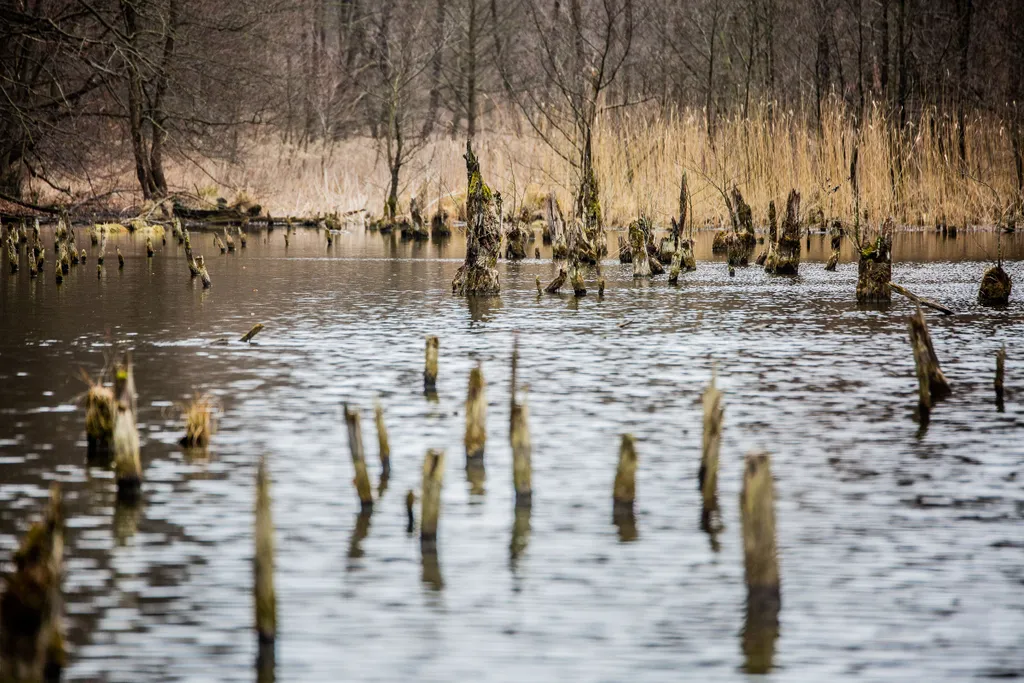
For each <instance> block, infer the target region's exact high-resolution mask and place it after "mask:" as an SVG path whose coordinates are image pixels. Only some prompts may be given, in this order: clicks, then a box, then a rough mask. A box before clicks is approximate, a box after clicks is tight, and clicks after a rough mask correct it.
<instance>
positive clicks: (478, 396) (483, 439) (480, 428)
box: [464, 361, 487, 468]
mask: <svg viewBox="0 0 1024 683" xmlns="http://www.w3.org/2000/svg"><path fill="white" fill-rule="evenodd" d="M464 441H465V444H466V467H467V468H468V467H471V466H482V465H483V459H484V446H485V445H486V443H487V386H486V384H485V383H484V371H483V366H482V365H481V363H480V362H479V361H478V362H477V364H476V367H475V368H473V369H472V370H470V372H469V390H468V391H467V393H466V435H465V439H464Z"/></svg>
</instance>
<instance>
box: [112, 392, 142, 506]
mask: <svg viewBox="0 0 1024 683" xmlns="http://www.w3.org/2000/svg"><path fill="white" fill-rule="evenodd" d="M114 477H115V479H116V480H117V499H118V501H120V502H123V503H128V504H134V503H136V502H138V500H139V498H140V497H141V495H142V461H141V460H140V459H139V430H138V427H136V425H135V413H134V412H132V411H131V409H130V408H129V406H128V405H127V404H125V402H124V401H123V400H119V401H118V406H117V417H116V419H115V420H114Z"/></svg>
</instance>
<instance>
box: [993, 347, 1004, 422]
mask: <svg viewBox="0 0 1024 683" xmlns="http://www.w3.org/2000/svg"><path fill="white" fill-rule="evenodd" d="M1005 370H1006V344H1003V345H1002V347H1001V348H1000V349H999V350H998V351H996V381H995V388H996V408H997V409H998V410H999V412H1002V411H1003V374H1004V373H1005Z"/></svg>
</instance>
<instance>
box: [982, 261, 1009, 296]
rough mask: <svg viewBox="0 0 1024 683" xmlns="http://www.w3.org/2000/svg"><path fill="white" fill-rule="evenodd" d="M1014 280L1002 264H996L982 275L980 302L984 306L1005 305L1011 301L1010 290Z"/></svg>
mask: <svg viewBox="0 0 1024 683" xmlns="http://www.w3.org/2000/svg"><path fill="white" fill-rule="evenodd" d="M1011 289H1013V281H1012V280H1011V279H1010V274H1009V273H1007V272H1006V271H1005V270H1003V267H1002V266H1001V265H995V266H992V267H991V268H989V269H988V270H986V271H985V274H984V275H982V276H981V287H980V288H979V289H978V303H980V304H982V305H983V306H1005V305H1006V304H1008V303H1009V302H1010V290H1011Z"/></svg>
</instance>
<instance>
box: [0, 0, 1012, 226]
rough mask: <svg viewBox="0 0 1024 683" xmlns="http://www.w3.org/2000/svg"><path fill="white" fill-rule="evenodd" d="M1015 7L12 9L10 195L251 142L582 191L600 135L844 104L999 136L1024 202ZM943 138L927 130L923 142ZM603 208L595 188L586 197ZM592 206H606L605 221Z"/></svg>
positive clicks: (396, 167)
mask: <svg viewBox="0 0 1024 683" xmlns="http://www.w3.org/2000/svg"><path fill="white" fill-rule="evenodd" d="M1022 90H1024V0H991V1H983V0H928V1H926V0H298V2H287V1H285V0H236V1H234V2H230V3H221V2H211V1H210V0H9V1H8V2H5V3H3V5H0V91H2V93H0V94H2V97H0V197H3V198H6V199H9V200H10V199H13V200H20V201H23V202H26V203H31V200H32V197H28V196H27V194H26V191H27V188H28V187H29V186H30V184H31V186H32V187H45V188H47V190H48V192H49V193H50V194H56V196H58V197H68V198H70V197H71V196H72V195H73V194H74V191H73V189H72V188H71V187H70V182H71V181H72V180H74V181H75V182H76V183H77V184H78V186H79V187H81V186H85V187H92V186H93V185H96V186H97V187H98V186H99V185H100V183H98V180H99V176H98V173H100V172H101V171H100V169H104V168H110V167H111V165H114V166H116V165H118V164H120V165H122V166H123V165H124V164H125V163H129V161H130V163H132V164H133V167H134V171H135V177H136V179H137V183H138V188H137V189H138V190H139V191H141V194H142V196H143V197H144V198H146V199H159V198H162V197H165V196H166V195H167V194H168V193H169V192H170V191H171V190H172V189H173V188H171V187H169V184H168V180H167V177H166V168H165V166H166V163H167V160H168V159H170V158H173V159H176V160H178V161H183V162H186V163H195V164H198V165H200V166H202V164H203V162H204V161H205V160H209V159H223V158H227V159H232V158H236V157H237V155H239V153H240V151H241V150H243V149H244V146H245V144H246V142H247V141H248V140H250V139H251V138H252V136H254V135H273V136H277V137H278V138H279V139H280V140H281V141H282V142H284V143H287V144H291V145H299V146H305V145H310V144H317V143H325V142H326V143H330V142H334V141H340V140H346V139H350V138H354V137H365V138H367V139H368V140H370V141H372V142H373V144H375V145H377V146H378V149H379V151H380V152H381V156H382V158H383V159H385V160H386V162H387V164H388V169H389V171H390V172H391V178H392V182H391V183H390V187H389V192H388V201H387V204H386V210H389V211H394V210H395V209H396V204H397V194H398V186H399V176H400V174H401V171H402V169H403V167H404V166H405V165H406V164H407V163H408V162H409V160H410V159H411V158H412V157H413V156H414V155H415V154H416V153H417V152H418V151H419V150H420V149H422V148H423V147H424V146H425V145H426V144H427V142H428V141H429V140H431V139H433V138H436V137H437V136H452V137H459V138H461V137H467V136H468V137H473V136H476V135H480V134H481V133H482V132H483V131H486V130H496V129H502V131H503V132H513V133H517V134H527V135H534V136H537V137H538V138H539V139H541V140H543V141H544V142H545V143H547V144H548V145H550V146H551V148H552V149H554V150H555V151H557V152H558V153H559V154H560V155H562V156H563V157H564V158H565V160H566V161H568V162H569V163H570V164H571V166H572V168H573V169H575V171H576V172H577V176H578V183H579V185H578V187H579V192H578V195H579V198H578V201H579V202H580V206H579V207H578V210H579V215H581V216H582V215H584V211H585V209H586V206H585V205H586V204H587V203H588V194H587V193H588V183H589V180H588V179H589V178H590V177H591V176H592V175H593V166H592V162H593V160H592V153H591V133H592V131H593V128H594V125H595V121H596V120H597V119H598V117H615V116H620V115H624V114H625V113H628V112H632V111H640V112H642V113H643V114H644V115H651V116H657V115H668V114H670V113H671V112H678V111H681V110H691V111H698V112H700V115H701V116H702V118H703V125H704V126H705V128H706V130H707V131H708V134H709V136H711V135H712V134H713V132H714V130H715V126H716V123H717V122H718V121H719V120H721V118H722V117H725V116H746V115H747V114H748V112H751V111H752V110H753V109H754V108H759V109H760V110H762V111H764V110H765V109H767V110H768V112H769V114H770V112H771V111H772V110H774V109H776V108H780V107H781V108H785V109H787V110H795V111H797V112H800V113H801V115H803V116H805V117H806V119H807V124H808V125H810V126H814V125H816V124H817V122H818V119H819V118H820V116H821V111H822V105H823V103H824V102H826V101H827V100H829V99H837V100H841V101H842V102H843V103H844V105H845V106H844V110H845V111H847V112H849V116H851V117H852V118H853V119H854V120H855V121H858V120H860V119H862V118H864V114H865V111H866V110H867V109H868V108H869V107H884V108H885V109H886V110H887V112H888V113H889V114H890V117H889V119H888V120H890V121H892V122H893V126H894V129H895V130H894V134H919V133H921V131H913V130H911V128H912V126H913V125H914V123H913V122H914V121H915V120H917V118H918V117H917V114H918V113H920V112H921V111H922V110H923V109H925V108H934V109H935V111H936V112H937V113H938V116H935V117H931V118H930V119H929V120H931V121H937V122H938V125H946V126H950V129H951V130H956V131H959V136H958V137H957V139H958V141H959V144H958V145H956V148H955V149H950V150H948V151H947V152H948V156H949V158H950V159H953V160H954V162H955V161H956V160H957V159H959V160H960V161H961V162H964V163H966V161H967V155H968V153H969V151H968V149H967V148H966V145H965V143H964V136H963V131H964V129H965V124H966V120H967V118H968V117H970V116H972V115H974V114H976V113H985V114H992V115H994V116H995V117H996V120H999V121H1001V122H1002V125H1004V126H1005V127H1006V131H1007V135H1008V137H1009V144H1010V145H1011V146H1012V149H1013V158H1014V160H1015V165H1016V174H1017V179H1018V187H1019V189H1022V190H1024V168H1022V152H1021V147H1022V144H1024V111H1022V102H1021V101H1022V99H1024V92H1022ZM933 125H935V124H933ZM593 192H596V186H595V187H594V188H593ZM595 205H596V202H595Z"/></svg>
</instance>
